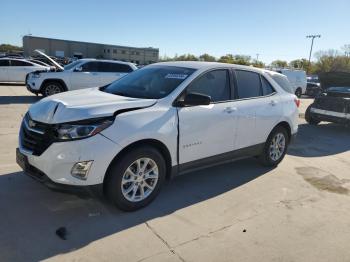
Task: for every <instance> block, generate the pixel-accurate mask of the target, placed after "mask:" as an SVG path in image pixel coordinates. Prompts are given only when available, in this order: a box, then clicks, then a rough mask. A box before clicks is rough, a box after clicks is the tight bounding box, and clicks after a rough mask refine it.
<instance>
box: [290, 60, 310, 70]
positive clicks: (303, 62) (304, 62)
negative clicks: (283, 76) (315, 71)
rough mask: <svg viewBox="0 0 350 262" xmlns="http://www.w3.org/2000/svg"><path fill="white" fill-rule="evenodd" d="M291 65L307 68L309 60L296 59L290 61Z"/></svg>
mask: <svg viewBox="0 0 350 262" xmlns="http://www.w3.org/2000/svg"><path fill="white" fill-rule="evenodd" d="M289 66H290V67H292V68H301V69H307V68H308V66H309V61H308V60H307V59H305V58H301V59H295V60H292V61H290V62H289Z"/></svg>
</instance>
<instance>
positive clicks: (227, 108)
mask: <svg viewBox="0 0 350 262" xmlns="http://www.w3.org/2000/svg"><path fill="white" fill-rule="evenodd" d="M235 111H237V107H230V106H228V107H226V108H225V109H224V112H225V113H228V114H231V113H232V112H235Z"/></svg>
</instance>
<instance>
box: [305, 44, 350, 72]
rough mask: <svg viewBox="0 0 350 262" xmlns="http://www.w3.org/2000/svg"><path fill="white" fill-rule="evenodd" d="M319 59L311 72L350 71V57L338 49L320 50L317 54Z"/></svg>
mask: <svg viewBox="0 0 350 262" xmlns="http://www.w3.org/2000/svg"><path fill="white" fill-rule="evenodd" d="M315 57H316V58H317V61H316V63H315V65H314V68H313V70H312V71H311V72H313V73H323V72H350V57H348V56H347V55H342V53H340V52H339V51H337V50H334V49H330V50H326V51H319V52H317V53H316V54H315Z"/></svg>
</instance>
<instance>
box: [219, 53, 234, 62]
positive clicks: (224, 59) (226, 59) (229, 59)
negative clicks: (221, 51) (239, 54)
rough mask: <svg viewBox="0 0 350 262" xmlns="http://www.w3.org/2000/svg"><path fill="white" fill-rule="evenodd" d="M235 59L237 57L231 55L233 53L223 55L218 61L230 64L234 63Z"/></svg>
mask: <svg viewBox="0 0 350 262" xmlns="http://www.w3.org/2000/svg"><path fill="white" fill-rule="evenodd" d="M234 61H235V59H234V57H233V55H231V54H227V55H224V56H221V57H220V58H219V60H218V62H220V63H228V64H233V63H234Z"/></svg>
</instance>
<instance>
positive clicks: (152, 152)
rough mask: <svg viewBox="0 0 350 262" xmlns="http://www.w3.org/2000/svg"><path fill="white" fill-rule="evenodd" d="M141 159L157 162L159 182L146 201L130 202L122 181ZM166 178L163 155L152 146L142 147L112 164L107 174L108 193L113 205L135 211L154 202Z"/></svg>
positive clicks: (106, 185) (106, 186)
mask: <svg viewBox="0 0 350 262" xmlns="http://www.w3.org/2000/svg"><path fill="white" fill-rule="evenodd" d="M140 158H149V159H151V160H153V161H154V162H155V164H156V165H157V167H158V181H157V182H156V185H155V187H154V189H153V191H151V193H150V194H149V195H148V196H147V197H146V198H145V199H143V200H139V201H137V202H132V201H130V200H128V199H127V198H126V197H125V196H124V194H123V192H122V179H123V176H124V173H125V171H126V170H127V169H128V168H129V167H130V165H132V164H133V163H134V162H135V161H136V160H138V159H140ZM165 176H166V164H165V160H164V158H163V156H162V155H161V153H160V152H159V151H158V150H157V149H155V148H153V147H151V146H140V147H138V148H135V149H133V150H131V151H129V152H127V153H126V154H125V155H124V156H122V157H121V158H120V159H118V160H117V161H114V162H113V163H112V164H111V166H110V168H109V170H108V173H107V179H106V181H105V189H106V193H107V196H108V198H109V199H110V200H111V201H112V203H113V204H114V205H116V206H117V207H118V208H119V209H121V210H124V211H135V210H137V209H140V208H142V207H144V206H146V205H148V204H149V203H151V202H152V200H153V199H154V198H155V197H156V196H157V195H158V194H159V192H160V189H161V187H162V185H163V183H164V181H165ZM130 183H133V182H130ZM134 185H135V184H133V186H134ZM130 186H131V185H130ZM137 192H139V195H140V194H141V192H140V188H139V189H138V191H137Z"/></svg>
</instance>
